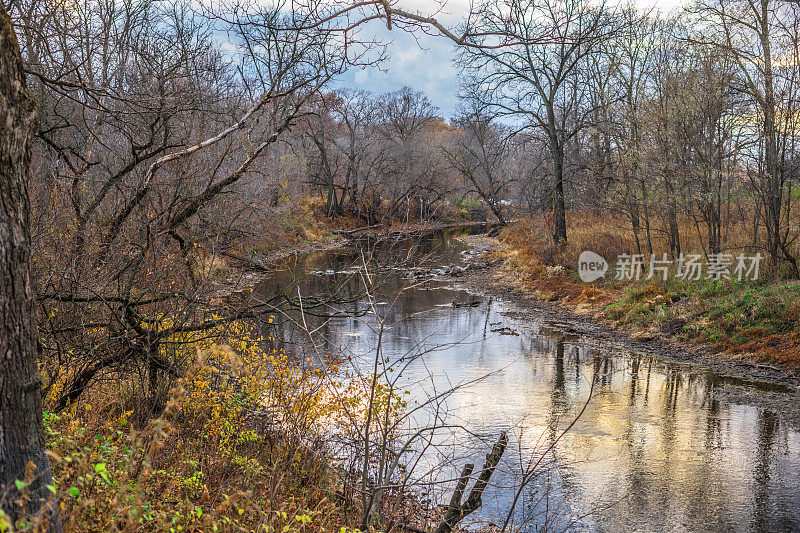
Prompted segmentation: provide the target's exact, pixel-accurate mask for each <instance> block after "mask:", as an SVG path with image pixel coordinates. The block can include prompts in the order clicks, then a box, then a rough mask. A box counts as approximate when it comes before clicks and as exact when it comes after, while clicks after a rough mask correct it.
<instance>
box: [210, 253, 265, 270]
mask: <svg viewBox="0 0 800 533" xmlns="http://www.w3.org/2000/svg"><path fill="white" fill-rule="evenodd" d="M220 254H221V255H224V256H225V257H230V258H231V259H233V260H235V261H239V263H240V264H242V265H244V266H245V267H247V268H249V269H250V270H257V271H260V272H272V271H273V270H274V269H273V268H270V267H268V266H266V265H263V264H261V263H259V262H258V261H256V260H254V259H249V258H247V257H242V256H241V255H239V254H235V253H233V252H230V251H227V250H224V251H222V252H220Z"/></svg>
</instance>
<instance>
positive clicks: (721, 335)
mask: <svg viewBox="0 0 800 533" xmlns="http://www.w3.org/2000/svg"><path fill="white" fill-rule="evenodd" d="M568 220H569V228H570V231H569V234H568V242H567V244H565V245H562V246H554V245H553V244H552V242H551V240H550V236H549V230H548V228H547V227H546V226H545V224H544V223H543V221H541V220H539V219H523V220H521V221H519V222H518V223H516V224H515V225H514V226H512V227H511V228H508V229H507V230H506V231H505V232H504V235H503V236H502V238H503V240H504V242H505V243H506V245H507V246H506V247H505V248H504V249H503V250H501V251H498V252H497V254H498V256H501V257H503V258H504V259H505V261H504V264H503V267H502V269H501V271H500V275H501V276H502V277H503V278H504V279H505V280H506V281H507V282H510V283H515V284H516V285H518V286H520V287H521V288H523V289H524V290H526V291H527V292H528V293H530V294H532V295H534V296H536V297H538V298H541V299H544V300H548V301H558V302H560V303H563V304H564V305H566V306H568V307H571V308H572V309H574V310H575V311H576V312H579V313H584V314H592V315H594V316H596V317H598V318H604V319H610V320H612V321H613V322H615V323H616V324H617V325H618V326H620V327H622V328H624V329H626V330H628V331H629V332H630V333H632V334H633V335H635V336H641V337H645V338H649V337H652V336H654V335H664V334H666V335H672V336H674V337H675V338H677V339H678V340H682V341H684V342H691V343H699V344H702V345H703V346H704V347H706V348H707V349H709V350H711V351H717V352H726V353H728V354H730V355H736V356H740V357H745V358H747V359H750V360H753V361H757V362H766V363H771V364H778V365H781V366H784V367H788V368H797V367H800V285H798V284H797V283H796V282H791V281H785V280H783V279H782V278H781V276H780V274H779V273H778V272H765V271H764V270H763V269H762V272H761V279H760V280H758V281H754V282H753V281H745V282H740V281H736V280H731V281H728V280H724V281H714V280H705V279H701V280H697V281H683V280H680V279H676V278H670V279H668V280H667V281H662V280H660V279H659V280H657V281H653V280H651V281H647V280H645V279H644V277H646V276H643V277H642V279H641V280H639V281H631V282H623V281H617V280H616V279H613V275H609V274H607V278H606V279H604V280H600V281H597V282H593V283H592V284H586V283H583V282H581V281H580V280H579V278H578V276H577V272H576V267H577V263H578V256H579V255H580V253H581V252H582V251H584V250H591V251H594V252H595V253H598V254H599V255H601V256H603V257H604V258H606V259H607V260H609V263H613V261H614V259H615V258H616V257H617V256H619V255H621V254H632V253H638V251H637V246H636V241H635V239H634V236H633V234H632V232H631V230H630V228H629V226H625V224H624V221H620V220H618V219H616V218H615V217H612V216H610V215H597V214H574V213H573V214H570V216H569V218H568ZM680 231H681V246H682V249H683V250H684V251H686V252H687V253H699V254H702V253H703V247H702V236H701V234H700V232H699V231H698V228H697V227H696V226H694V225H693V224H691V223H690V222H689V221H683V223H682V224H681V225H680ZM730 235H731V238H730V239H729V240H728V242H727V245H726V251H727V252H729V253H738V251H740V250H742V249H743V246H745V245H747V244H748V243H749V242H750V240H751V239H752V236H751V235H749V234H748V232H747V231H745V228H744V226H743V225H735V226H734V227H733V228H732V229H731V230H730ZM653 236H654V238H653V240H652V242H653V249H654V250H653V251H654V253H655V254H656V255H657V256H659V257H660V255H661V254H663V253H668V252H669V246H668V243H667V241H666V239H665V238H663V237H661V236H660V235H658V234H655V233H654V234H653ZM640 246H641V247H642V251H641V253H643V254H644V255H645V257H648V255H649V250H648V249H647V244H646V241H645V239H644V237H643V235H640ZM645 261H647V260H645ZM763 266H764V264H763V263H762V267H763ZM611 270H612V272H613V264H612V266H611ZM645 274H646V267H645ZM608 278H612V279H608Z"/></svg>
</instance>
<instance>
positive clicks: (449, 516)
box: [436, 432, 508, 533]
mask: <svg viewBox="0 0 800 533" xmlns="http://www.w3.org/2000/svg"><path fill="white" fill-rule="evenodd" d="M507 445H508V436H507V435H506V433H505V432H503V433H501V434H500V438H499V439H498V440H497V442H496V443H495V445H494V447H493V448H492V451H491V452H489V453H487V454H486V462H485V463H484V464H483V470H481V475H480V476H478V479H477V481H475V485H474V486H473V487H472V490H471V491H470V492H469V496H467V499H466V500H465V501H464V502H463V503H462V502H461V498H462V497H463V495H464V490H465V489H466V488H467V482H468V481H469V477H470V475H472V470H473V469H474V468H475V465H473V464H466V465H464V469H463V470H462V471H461V476H460V477H459V479H458V484H457V485H456V489H455V490H454V491H453V497H452V498H450V505H448V506H447V509H445V512H444V516H443V517H442V521H441V522H439V527H437V528H436V533H450V532H451V531H452V530H453V528H454V527H455V526H456V524H458V523H459V522H460V521H461V520H463V519H464V517H466V516H467V515H468V514H470V513H472V512H473V511H475V510H476V509H478V508H479V507H480V506H481V504H482V503H483V502H482V500H481V496H483V491H484V490H485V489H486V486H487V485H488V484H489V479H491V477H492V474H493V473H494V469H495V468H496V467H497V463H499V462H500V458H501V457H503V452H505V450H506V446H507Z"/></svg>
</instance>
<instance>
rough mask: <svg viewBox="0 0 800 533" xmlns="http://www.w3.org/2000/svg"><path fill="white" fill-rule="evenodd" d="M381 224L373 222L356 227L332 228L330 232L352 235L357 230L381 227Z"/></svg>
mask: <svg viewBox="0 0 800 533" xmlns="http://www.w3.org/2000/svg"><path fill="white" fill-rule="evenodd" d="M382 226H383V224H373V225H372V226H363V227H360V228H356V229H335V230H332V231H331V233H334V234H336V235H352V234H353V233H358V232H359V231H366V230H368V229H375V228H380V227H382Z"/></svg>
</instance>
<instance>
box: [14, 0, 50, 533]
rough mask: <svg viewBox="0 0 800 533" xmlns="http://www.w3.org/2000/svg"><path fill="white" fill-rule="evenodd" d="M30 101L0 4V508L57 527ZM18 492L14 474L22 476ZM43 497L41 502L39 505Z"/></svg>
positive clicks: (33, 108) (33, 114)
mask: <svg viewBox="0 0 800 533" xmlns="http://www.w3.org/2000/svg"><path fill="white" fill-rule="evenodd" d="M36 121H37V110H36V103H35V102H34V100H33V98H31V96H30V94H29V93H28V89H27V87H26V85H25V76H24V74H23V71H22V58H21V56H20V52H19V45H18V44H17V38H16V35H15V33H14V28H13V26H12V24H11V19H10V18H9V16H8V13H7V12H6V10H5V7H4V6H3V4H2V3H0V124H2V125H3V126H2V127H0V508H1V509H3V510H4V511H5V512H6V513H8V514H9V515H10V517H11V518H12V520H16V519H17V518H19V515H20V514H21V510H22V509H21V508H20V506H19V505H18V503H17V501H18V500H19V499H20V497H21V496H22V495H23V494H24V495H26V496H27V497H28V500H29V501H28V502H26V503H25V514H26V515H27V516H31V515H33V514H37V513H39V512H41V513H42V516H43V520H45V521H46V522H47V524H48V527H47V529H49V530H51V531H59V530H60V529H61V527H60V522H59V520H58V506H57V505H55V498H53V497H52V494H51V493H50V491H49V489H48V488H47V487H46V485H50V484H52V474H51V473H50V461H49V460H48V458H47V455H46V453H45V447H44V446H45V435H44V424H43V423H42V396H41V394H42V393H41V377H40V376H39V369H38V367H37V355H38V333H37V329H36V315H35V299H34V295H33V288H32V283H31V276H30V227H29V199H28V189H27V179H28V167H29V164H30V157H31V155H30V154H31V152H30V146H31V141H32V139H33V134H34V131H35V129H36ZM31 463H32V465H33V466H34V467H35V470H34V471H33V479H32V480H30V484H28V485H27V486H26V487H25V488H23V492H22V494H21V493H20V492H19V491H18V489H17V486H16V484H15V481H16V480H24V479H26V470H28V469H29V464H31ZM44 503H46V504H47V505H43V504H44Z"/></svg>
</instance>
